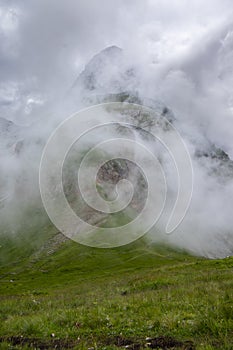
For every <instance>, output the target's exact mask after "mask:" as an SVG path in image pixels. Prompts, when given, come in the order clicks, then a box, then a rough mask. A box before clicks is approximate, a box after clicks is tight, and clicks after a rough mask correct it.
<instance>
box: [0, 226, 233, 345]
mask: <svg viewBox="0 0 233 350" xmlns="http://www.w3.org/2000/svg"><path fill="white" fill-rule="evenodd" d="M48 231H49V235H48ZM46 235H47V236H49V237H50V238H49V239H47V241H45V237H46ZM54 235H55V238H53V237H54ZM22 237H23V238H24V239H23V240H22ZM25 237H26V238H25ZM59 237H60V238H61V236H60V235H56V234H55V231H54V229H52V228H49V230H48V229H46V230H45V231H44V232H41V236H40V237H35V236H33V235H28V237H27V236H25V235H22V236H21V239H19V238H18V240H17V241H16V240H11V239H9V238H6V237H5V238H4V237H2V240H1V248H0V249H1V251H2V252H4V253H3V254H1V257H2V259H1V268H0V274H1V285H0V293H1V301H0V340H1V343H0V349H29V348H33V349H55V348H56V349H66V348H72V349H102V350H103V349H106V350H108V349H120V348H126V346H128V349H139V348H140V349H144V348H146V345H145V344H146V343H150V344H151V345H149V344H148V345H147V347H149V346H150V347H154V348H160V349H168V348H172V349H203V350H211V349H219V350H221V349H229V350H230V349H233V345H232V344H233V296H232V294H233V279H232V273H233V258H226V259H222V260H206V259H203V258H198V257H193V256H190V255H188V254H187V253H185V252H182V251H176V250H173V249H171V248H169V247H165V246H151V245H150V246H149V245H148V243H147V242H146V241H145V240H140V241H137V242H136V243H134V244H131V245H128V246H125V247H122V248H117V249H107V250H104V249H94V248H88V247H83V246H80V245H78V244H76V243H74V242H71V241H63V240H61V242H60V243H59V244H57V245H56V244H55V243H56V241H57V239H58V238H59ZM32 241H33V243H32ZM29 242H31V244H29ZM45 242H46V243H45ZM147 337H150V338H152V340H146V338H147ZM153 339H154V340H153ZM172 342H175V343H174V344H175V345H174V344H173V345H174V346H173V347H172ZM160 343H161V344H160ZM156 344H157V345H156ZM158 344H160V345H158Z"/></svg>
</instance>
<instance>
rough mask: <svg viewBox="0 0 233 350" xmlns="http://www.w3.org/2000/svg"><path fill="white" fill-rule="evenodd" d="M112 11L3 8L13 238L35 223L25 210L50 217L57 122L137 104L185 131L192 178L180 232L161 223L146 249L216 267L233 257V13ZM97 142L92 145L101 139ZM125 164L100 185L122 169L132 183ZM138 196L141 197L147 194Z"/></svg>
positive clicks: (5, 190) (160, 153) (168, 7)
mask: <svg viewBox="0 0 233 350" xmlns="http://www.w3.org/2000/svg"><path fill="white" fill-rule="evenodd" d="M93 7H94V9H95V11H94V12H93ZM103 8H104V10H103V9H102V10H101V9H99V7H98V6H96V5H93V4H91V3H90V2H86V3H85V4H84V3H82V2H81V1H71V3H70V6H67V4H66V3H65V2H64V1H63V2H62V1H61V2H59V3H57V2H52V3H50V4H48V3H47V2H46V1H41V2H40V3H37V4H33V5H32V4H28V3H27V2H26V1H22V2H21V3H20V4H19V3H18V2H16V1H12V2H11V3H10V4H9V3H8V2H6V1H3V2H2V4H1V6H0V18H1V26H0V37H1V39H2V40H1V42H0V53H1V59H0V74H1V81H0V161H1V172H0V179H1V185H0V201H1V202H0V218H1V223H2V226H4V232H5V233H7V234H9V235H10V234H12V233H14V234H17V231H18V229H19V228H20V229H21V227H22V224H23V222H24V221H25V220H29V218H27V216H26V217H25V215H27V213H28V208H32V207H34V208H40V210H41V212H40V213H41V214H40V215H42V216H43V217H47V216H46V213H45V212H44V211H43V206H42V203H41V199H40V193H39V180H38V172H39V164H40V159H41V154H42V151H43V147H44V146H45V144H46V141H47V140H48V137H49V136H50V134H51V133H52V132H53V130H54V129H55V128H56V127H57V126H58V125H59V123H60V122H62V121H64V120H65V119H66V118H67V117H69V116H70V115H71V114H72V113H75V112H77V111H79V110H81V109H83V108H86V107H88V106H92V105H96V104H98V103H106V102H115V101H116V102H117V101H120V102H131V103H136V104H139V105H145V106H147V107H150V108H151V109H153V110H154V111H155V112H156V114H157V115H158V116H159V117H160V118H161V120H162V119H163V118H166V119H167V120H168V121H169V122H170V123H171V124H172V125H173V126H174V127H175V128H176V129H177V130H178V132H179V133H180V134H181V136H182V138H183V140H184V142H185V144H186V145H187V147H188V150H189V152H190V155H191V159H192V165H193V171H194V188H193V195H192V201H191V205H190V208H189V210H188V212H187V214H186V216H185V218H184V220H183V221H182V223H181V224H180V226H179V227H178V228H177V229H176V230H175V231H174V232H173V233H172V234H171V235H167V234H165V233H164V225H165V221H166V220H165V218H164V219H161V221H160V222H158V225H156V227H155V229H154V230H152V231H151V232H150V233H149V234H148V235H147V239H148V240H151V241H153V242H157V241H159V242H161V241H166V242H169V243H170V244H172V245H174V246H177V247H180V248H185V249H188V250H189V251H191V252H193V253H195V254H198V255H203V256H208V257H225V256H227V255H232V253H233V216H232V203H233V141H232V140H233V24H232V17H231V14H232V11H233V8H232V4H231V2H230V1H228V0H224V1H218V0H214V1H206V2H205V4H203V3H201V1H190V3H189V5H187V3H186V2H185V1H180V2H176V1H175V2H173V3H172V4H171V3H170V2H168V1H158V2H156V3H154V2H152V1H149V0H148V1H146V2H145V4H143V6H142V4H141V2H140V1H135V2H133V1H128V2H123V1H119V2H118V3H117V4H113V2H112V1H104V2H103ZM93 13H95V14H96V15H95V16H94V15H93ZM39 29H40V30H39ZM99 118H101V117H99ZM138 122H139V123H141V121H140V120H139V119H138ZM153 127H155V125H154V122H153V120H152V121H151V120H149V121H147V122H146V123H145V124H143V128H144V129H145V130H148V131H149V130H150V128H153ZM160 127H161V128H162V122H161V125H160ZM106 135H107V133H106ZM99 136H100V135H98V134H94V136H93V140H95V139H96V140H98V137H99ZM140 137H141V138H143V137H144V136H143V135H141V136H140ZM147 145H148V148H149V149H150V150H152V151H153V152H154V153H155V154H156V156H157V157H158V159H160V161H161V164H162V165H163V166H164V168H165V169H166V171H167V173H166V174H167V178H168V187H169V190H170V192H171V198H174V194H175V193H176V192H177V184H176V181H175V179H174V176H173V171H174V168H172V167H171V168H170V162H169V161H168V160H167V158H166V155H165V154H164V150H163V149H162V148H160V147H158V146H157V145H156V144H152V143H151V142H148V143H147ZM126 165H127V164H125V163H122V164H120V165H118V167H116V168H114V165H113V164H110V166H109V167H106V169H105V173H102V174H100V179H99V180H100V182H101V179H102V180H103V178H105V180H106V178H107V182H108V181H109V182H111V181H112V179H111V176H112V173H113V172H114V171H115V170H116V173H118V175H119V173H120V172H121V170H122V169H123V170H122V173H123V175H124V176H125V174H126V173H127V171H126V170H125V169H126V168H127V166H128V165H127V166H126ZM129 168H130V166H129ZM127 169H128V168H127ZM130 169H131V168H130ZM106 174H107V175H106ZM105 175H106V176H105ZM118 175H115V178H116V179H117V178H118V180H119V179H121V177H119V176H118ZM137 180H138V178H137ZM113 182H114V181H113ZM136 185H137V187H136V188H137V190H138V186H140V183H138V182H137V184H136ZM173 192H174V193H173ZM137 200H138V199H137V198H136V199H135V202H134V204H135V203H136V202H137ZM136 204H137V203H136ZM136 206H137V205H136ZM151 215H153V213H151ZM42 221H43V220H42ZM36 224H37V225H38V218H37V220H36Z"/></svg>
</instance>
